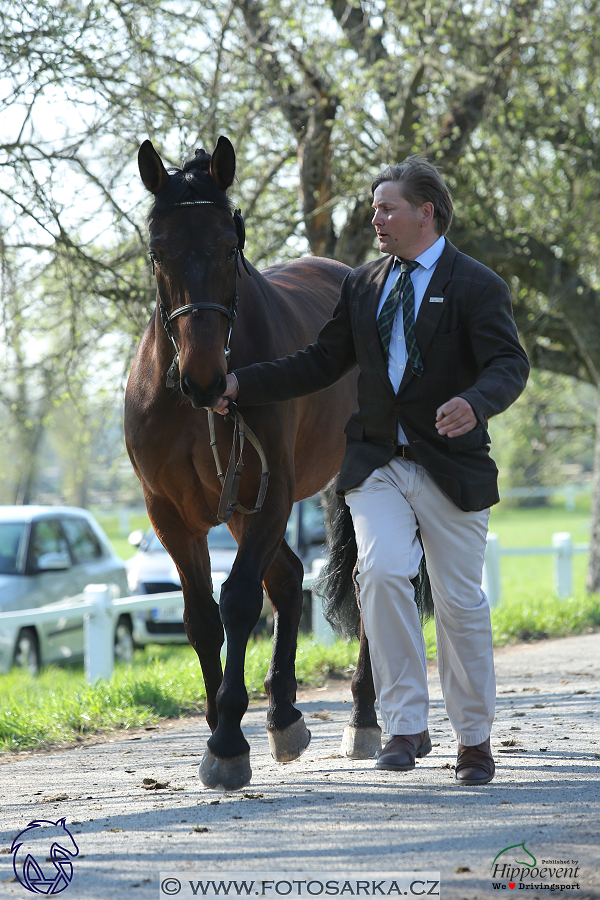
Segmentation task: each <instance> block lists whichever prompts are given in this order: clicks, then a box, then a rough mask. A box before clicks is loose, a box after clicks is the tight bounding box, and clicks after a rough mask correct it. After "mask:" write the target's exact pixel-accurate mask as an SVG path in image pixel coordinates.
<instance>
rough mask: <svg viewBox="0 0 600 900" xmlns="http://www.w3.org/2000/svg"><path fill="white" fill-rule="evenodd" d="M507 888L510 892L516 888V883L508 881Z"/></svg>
mask: <svg viewBox="0 0 600 900" xmlns="http://www.w3.org/2000/svg"><path fill="white" fill-rule="evenodd" d="M508 886H509V888H510V889H511V891H512V889H513V888H514V887H516V881H513V882H510V881H509V882H508Z"/></svg>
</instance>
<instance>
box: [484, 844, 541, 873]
mask: <svg viewBox="0 0 600 900" xmlns="http://www.w3.org/2000/svg"><path fill="white" fill-rule="evenodd" d="M505 853H506V854H507V858H506V859H504V860H502V861H503V862H513V863H515V864H516V865H519V866H529V868H531V867H532V866H535V865H537V860H536V858H535V856H534V855H533V853H530V852H529V850H528V849H527V847H526V846H525V841H523V843H522V844H512V845H511V846H510V847H505V848H504V850H501V851H500V853H499V854H498V856H497V857H496V859H495V860H494V862H493V863H492V865H491V868H492V869H493V868H494V863H495V862H496V861H497V860H498V859H499V858H500V857H501V856H504V854H505ZM523 853H524V854H525V855H526V857H529V858H528V859H527V858H526V859H517V857H518V856H522V855H523Z"/></svg>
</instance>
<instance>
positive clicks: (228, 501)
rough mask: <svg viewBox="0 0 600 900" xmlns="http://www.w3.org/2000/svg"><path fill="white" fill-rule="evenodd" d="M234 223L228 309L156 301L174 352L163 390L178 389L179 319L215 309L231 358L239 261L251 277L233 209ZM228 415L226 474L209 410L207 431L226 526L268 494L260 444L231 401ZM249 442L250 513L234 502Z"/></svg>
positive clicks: (238, 215)
mask: <svg viewBox="0 0 600 900" xmlns="http://www.w3.org/2000/svg"><path fill="white" fill-rule="evenodd" d="M204 204H208V205H215V206H216V205H218V204H214V203H213V201H212V200H188V201H186V202H183V203H174V204H173V206H196V205H204ZM233 221H234V224H235V230H236V233H237V237H238V242H237V245H236V247H235V283H234V296H233V302H232V304H231V307H227V306H223V304H221V303H211V302H209V301H201V302H200V303H188V304H186V305H185V306H180V307H179V308H178V309H176V310H174V311H173V312H172V313H169V312H168V311H167V309H166V307H165V306H164V305H163V303H162V301H161V300H160V299H159V304H158V308H159V312H160V318H161V321H162V324H163V328H164V329H165V332H166V334H167V337H168V338H169V340H170V341H171V343H172V344H173V347H174V348H175V356H174V358H173V362H172V363H171V365H170V366H169V368H168V370H167V375H166V386H167V388H174V387H177V386H179V381H176V380H175V376H176V374H177V370H178V369H179V348H178V346H177V342H176V340H175V335H174V334H173V329H172V328H171V322H173V321H174V320H175V319H177V318H178V317H179V316H187V315H190V314H191V315H192V316H198V315H199V312H200V310H201V309H214V310H216V311H217V312H220V313H221V314H222V315H224V316H227V319H228V321H229V332H228V334H227V343H226V345H225V358H226V359H227V360H229V356H230V354H231V350H230V347H229V344H230V341H231V333H232V331H233V325H234V322H235V320H236V317H237V311H238V302H239V297H238V286H237V283H238V276H241V274H242V273H241V270H240V259H241V261H242V265H243V267H244V269H245V270H246V272H247V273H248V275H250V276H251V275H252V273H251V271H250V269H249V268H248V265H247V263H246V257H245V256H244V247H245V244H246V229H245V226H244V219H243V217H242V211H241V209H236V210H235V212H234V214H233ZM150 259H151V261H152V271H155V263H159V261H158V260H157V258H156V256H154V255H153V254H152V253H150ZM229 403H230V406H231V407H232V409H230V412H229V413H228V414H227V416H231V418H232V419H233V441H232V444H231V453H230V454H229V462H228V464H227V470H226V472H225V473H224V472H223V467H222V465H221V459H220V457H219V451H218V450H217V438H216V431H215V414H214V412H213V410H212V409H209V410H208V429H209V433H210V446H211V450H212V452H213V456H214V460H215V465H216V467H217V477H218V479H219V481H220V482H221V497H220V499H219V507H218V510H217V518H218V520H219V522H229V520H230V518H231V516H232V515H233V513H234V512H235V511H236V510H237V512H240V513H243V514H244V515H246V516H251V515H252V514H253V513H257V512H260V510H261V509H262V505H263V503H264V499H265V496H266V493H267V486H268V483H269V467H268V464H267V458H266V456H265V452H264V450H263V448H262V446H261V444H260V441H259V440H258V438H257V437H256V435H255V434H254V432H253V431H252V429H251V428H250V427H249V426H248V425H246V423H245V422H244V419H243V416H242V414H241V413H240V412H238V408H237V404H236V403H234V402H233V401H232V400H230V401H229ZM246 437H247V438H248V441H249V442H250V443H251V444H252V446H253V447H254V449H255V450H256V452H257V453H258V456H259V458H260V462H261V466H262V470H261V474H260V487H259V489H258V497H257V498H256V503H255V505H254V508H253V509H246V507H245V506H242V504H241V503H240V502H239V500H238V499H237V495H238V490H239V485H240V479H241V477H242V471H243V468H244V464H243V461H242V454H243V451H244V441H245V439H246ZM238 441H239V456H238V459H237V463H236V460H235V452H236V445H237V443H238Z"/></svg>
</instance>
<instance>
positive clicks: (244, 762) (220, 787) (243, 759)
mask: <svg viewBox="0 0 600 900" xmlns="http://www.w3.org/2000/svg"><path fill="white" fill-rule="evenodd" d="M251 778H252V769H251V768H250V754H249V753H242V754H241V756H232V757H231V758H230V759H226V758H224V759H219V758H218V757H217V756H214V755H213V754H212V753H211V752H210V750H209V749H208V747H207V748H206V751H205V753H204V757H203V758H202V762H201V763H200V780H201V782H202V784H204V785H205V786H206V787H209V788H214V789H215V790H217V791H239V790H240V788H243V787H244V786H245V785H247V784H248V782H249V781H250V779H251Z"/></svg>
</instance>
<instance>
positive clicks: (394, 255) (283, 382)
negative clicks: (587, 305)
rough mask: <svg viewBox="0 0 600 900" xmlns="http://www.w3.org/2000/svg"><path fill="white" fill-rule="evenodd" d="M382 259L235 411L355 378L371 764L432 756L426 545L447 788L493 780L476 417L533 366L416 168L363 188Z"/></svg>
mask: <svg viewBox="0 0 600 900" xmlns="http://www.w3.org/2000/svg"><path fill="white" fill-rule="evenodd" d="M372 190H373V207H374V210H375V214H374V216H373V225H374V227H375V231H376V233H377V238H378V240H379V248H380V250H381V251H382V252H383V253H385V254H388V255H387V256H385V257H384V258H383V259H380V260H377V261H375V262H371V263H367V264H366V265H364V266H360V267H359V268H357V269H354V270H353V271H352V272H350V273H349V274H348V276H347V277H346V279H345V281H344V283H343V285H342V289H341V295H340V299H339V301H338V304H337V306H336V309H335V311H334V314H333V318H332V319H331V320H330V321H329V322H327V323H326V325H325V326H324V327H323V329H322V330H321V333H320V334H319V337H318V338H317V341H316V343H314V344H311V345H310V346H309V347H307V348H306V350H303V351H301V352H298V353H296V354H294V355H292V356H288V357H285V358H284V359H281V360H275V361H274V362H269V363H259V364H256V365H253V366H248V367H245V368H242V369H239V370H237V371H236V372H235V373H233V375H228V376H227V390H226V392H225V395H224V397H222V398H221V400H220V401H219V403H218V404H217V407H215V409H216V411H217V412H221V413H225V412H226V410H227V405H228V401H227V397H231V398H232V399H234V400H235V399H236V398H237V399H238V402H239V403H240V405H242V406H253V405H257V404H261V403H271V402H274V401H280V400H287V399H290V398H292V397H299V396H303V395H305V394H309V393H312V392H314V391H318V390H322V389H323V388H325V387H328V386H329V385H330V384H333V383H334V382H335V381H337V380H338V379H339V378H341V377H342V376H343V375H344V374H346V373H347V372H348V371H350V370H351V369H352V368H353V367H354V366H355V365H358V366H359V367H360V371H361V374H360V379H359V383H358V402H359V409H358V411H357V412H356V413H354V414H353V415H352V416H351V418H350V420H349V422H348V423H347V425H346V429H345V431H346V435H347V446H346V454H345V457H344V462H343V464H342V469H341V472H340V475H339V478H338V492H339V493H342V494H343V495H344V496H345V500H346V503H347V504H348V506H349V508H350V512H351V514H352V519H353V522H354V528H355V531H356V537H357V544H358V575H357V578H358V582H359V585H360V596H361V610H362V616H363V621H364V626H365V631H366V635H367V638H368V640H369V651H370V656H371V662H372V668H373V677H374V681H375V690H376V694H377V698H378V701H379V708H380V711H381V715H382V718H383V722H384V726H385V729H386V731H387V733H388V734H389V735H391V737H390V739H389V741H388V742H387V744H386V746H385V748H384V749H383V750H382V752H381V753H380V754H379V757H378V759H377V763H376V767H377V768H379V769H386V770H394V771H406V770H409V769H413V768H414V766H415V757H422V756H425V755H426V754H427V753H429V752H430V750H431V741H430V739H429V733H428V730H427V715H428V710H429V699H428V692H427V663H426V655H425V646H424V641H423V634H422V630H421V627H420V623H419V618H418V613H417V608H416V604H415V603H414V590H413V586H412V583H411V579H412V578H414V577H415V576H416V574H417V572H418V568H419V563H420V559H421V554H422V550H421V545H420V543H419V540H418V538H417V536H416V532H417V528H419V529H420V533H421V539H422V542H423V548H424V551H425V558H426V563H427V570H428V573H429V577H430V580H431V586H432V593H433V598H434V606H435V624H436V633H437V649H438V670H439V676H440V681H441V685H442V691H443V695H444V701H445V704H446V709H447V712H448V717H449V719H450V723H451V725H452V729H453V731H454V735H455V737H456V739H457V741H458V759H457V764H456V769H455V778H456V780H457V781H459V782H460V783H462V784H485V783H487V782H488V781H491V779H492V778H493V776H494V760H493V757H492V754H491V750H490V731H491V726H492V722H493V719H494V708H495V695H496V689H495V677H494V663H493V650H492V632H491V625H490V613H489V607H488V603H487V599H486V597H485V595H484V594H483V592H482V591H481V588H480V585H481V574H482V568H483V559H484V552H485V545H486V535H487V525H488V517H489V507H490V506H491V504H493V503H497V502H498V499H499V497H498V488H497V474H498V473H497V468H496V466H495V464H494V462H493V460H492V459H491V457H490V455H489V446H488V445H489V440H490V439H489V435H488V433H487V430H486V422H487V420H488V419H489V418H490V417H491V416H493V415H496V414H497V413H500V412H502V411H503V410H505V409H506V408H507V407H508V406H509V405H510V404H511V403H513V402H514V401H515V400H516V399H517V397H518V396H519V394H520V393H521V391H522V390H523V388H524V387H525V383H526V380H527V375H528V372H529V365H528V362H527V357H526V355H525V352H524V350H523V349H522V347H521V346H520V344H519V340H518V337H517V330H516V326H515V323H514V320H513V316H512V307H511V300H510V294H509V291H508V288H507V286H506V284H505V283H504V282H503V281H502V280H501V279H500V278H499V277H498V276H497V275H495V274H494V273H493V272H492V271H490V270H489V269H487V268H486V267H485V266H483V265H481V264H480V263H478V262H476V261H475V260H473V259H470V258H469V257H468V256H465V255H464V254H462V253H460V252H458V251H457V249H456V248H455V247H453V246H452V244H451V243H449V241H447V240H446V238H445V237H444V235H445V233H446V231H447V230H448V227H449V225H450V222H451V219H452V212H453V208H452V200H451V197H450V193H449V191H448V189H447V187H446V185H445V184H444V182H443V180H442V178H441V176H440V175H439V173H438V171H437V169H436V168H435V166H433V165H432V164H431V163H429V162H427V161H426V160H423V159H419V158H416V157H411V158H409V159H407V160H405V162H404V163H402V164H401V165H398V166H389V167H388V168H387V169H385V171H383V172H382V173H381V174H380V175H379V176H378V177H377V178H376V179H375V181H374V182H373V185H372Z"/></svg>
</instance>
